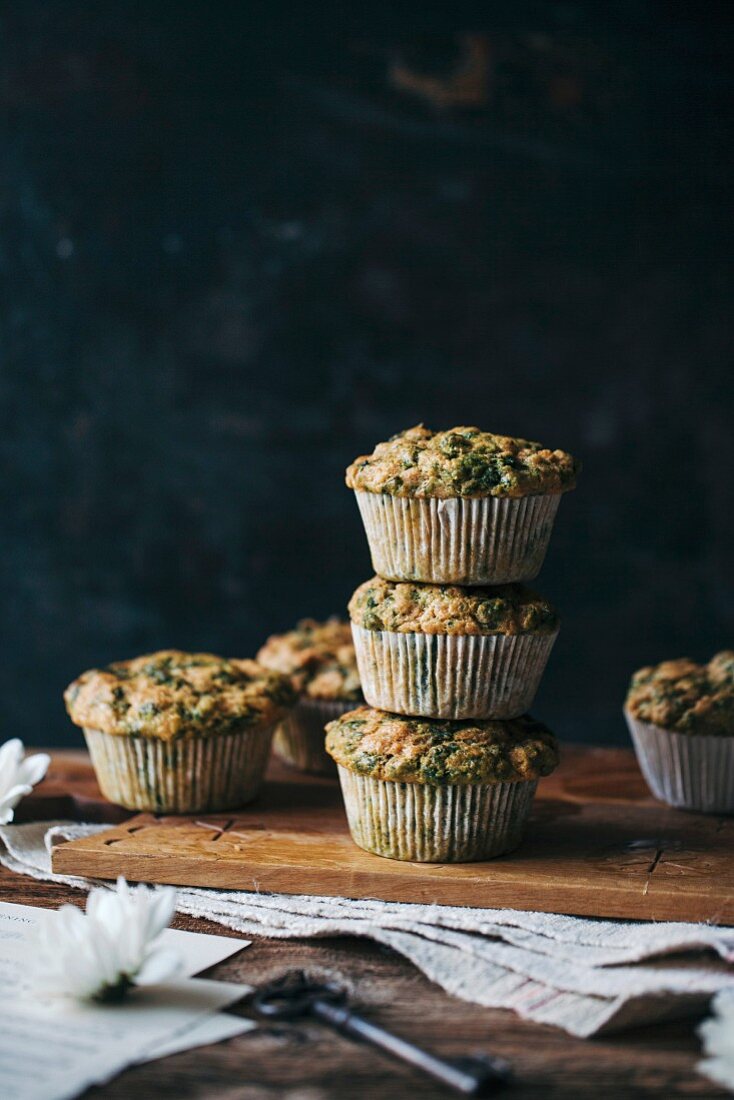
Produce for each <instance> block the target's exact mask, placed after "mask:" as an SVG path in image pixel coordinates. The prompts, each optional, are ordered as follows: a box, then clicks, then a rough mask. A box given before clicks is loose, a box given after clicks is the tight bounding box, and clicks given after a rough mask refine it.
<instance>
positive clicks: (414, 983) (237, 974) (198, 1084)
mask: <svg viewBox="0 0 734 1100" xmlns="http://www.w3.org/2000/svg"><path fill="white" fill-rule="evenodd" d="M603 759H604V760H606V761H607V762H608V763H610V764H611V765H613V766H614V767H616V764H615V763H614V757H613V756H606V755H604V757H603ZM619 763H620V767H621V772H620V773H619V774H620V775H621V774H625V775H626V774H627V771H626V770H625V768H626V765H625V763H624V760H623V759H620V761H619ZM597 764H598V761H595V760H594V757H593V755H592V756H585V757H584V762H583V766H582V767H579V768H578V769H577V770H576V775H577V779H576V781H575V782H576V783H577V784H578V790H579V792H581V791H583V789H584V787H585V784H586V779H585V778H584V776H585V774H586V773H587V772H588V774H589V775H593V772H594V771H595V769H596V767H597ZM636 782H637V785H638V791H639V793H640V795H641V796H642V794H643V792H642V790H641V789H640V788H639V781H636ZM59 800H64V801H65V804H66V805H67V807H68V806H76V807H77V808H81V809H83V810H84V816H88V815H89V813H90V807H96V808H97V811H98V812H100V811H101V809H103V808H104V804H103V803H101V802H100V800H99V791H98V789H97V786H96V783H95V781H94V775H93V773H92V770H91V767H90V765H89V763H88V761H87V760H86V758H85V757H84V755H83V754H81V753H78V754H77V753H74V754H67V753H57V754H55V755H54V757H53V761H52V767H51V770H50V773H49V777H48V780H47V781H46V782H45V783H44V784H43V785H42V787H41V788H40V790H39V793H38V794H37V795H36V796H35V797H34V798H33V799H27V800H26V801H25V805H24V808H23V815H24V816H25V817H26V818H32V817H36V818H37V817H38V816H39V815H45V816H46V817H51V816H54V806H56V807H58V804H59ZM108 810H109V808H108ZM108 810H106V811H105V813H107V812H108ZM113 816H114V812H113ZM106 819H108V818H106ZM0 898H2V900H3V901H15V902H18V903H22V904H26V905H38V906H42V907H45V908H50V907H53V908H56V907H58V906H60V905H62V904H63V903H64V902H70V903H72V904H76V905H84V894H83V893H82V892H80V891H78V890H74V889H71V888H70V887H66V886H61V885H56V884H52V883H43V882H36V881H35V880H33V879H30V878H26V877H25V876H23V875H16V874H13V873H11V872H10V871H7V870H5V869H4V868H2V867H0ZM175 926H176V927H177V928H186V929H189V930H191V931H196V932H218V933H220V934H223V935H231V934H232V933H230V932H229V931H228V930H227V929H226V928H222V927H220V926H218V925H214V924H211V923H209V922H207V921H202V920H194V919H192V918H189V917H177V918H176V920H175ZM296 967H298V968H304V969H306V970H307V971H308V972H309V973H312V974H314V975H316V976H328V977H334V978H336V979H338V980H339V981H343V982H344V983H345V984H347V985H348V987H349V988H350V989H351V990H352V994H353V998H354V1001H355V1003H356V1005H357V1006H358V1007H359V1008H360V1010H362V1011H363V1012H365V1013H366V1014H368V1015H369V1017H370V1019H373V1020H375V1021H376V1022H377V1023H379V1024H382V1025H383V1026H385V1027H388V1028H392V1029H393V1030H395V1031H397V1032H399V1033H400V1034H401V1035H404V1036H405V1037H406V1038H408V1039H411V1040H413V1041H414V1042H418V1043H422V1044H423V1045H424V1046H426V1047H428V1048H429V1049H431V1050H433V1051H435V1052H436V1053H437V1054H440V1055H442V1056H444V1057H452V1056H454V1057H455V1056H459V1055H461V1054H466V1053H467V1052H470V1051H473V1050H484V1051H491V1052H494V1053H496V1054H499V1055H500V1056H502V1057H503V1058H506V1059H507V1060H508V1061H509V1062H510V1063H511V1064H512V1066H513V1070H514V1074H515V1081H514V1087H513V1088H512V1090H511V1091H510V1092H508V1093H507V1095H508V1100H509V1098H510V1097H511V1098H512V1100H538V1097H541V1096H542V1097H544V1098H545V1100H561V1098H562V1100H588V1097H590V1096H594V1097H595V1098H598V1100H620V1098H621V1097H624V1098H625V1100H650V1098H656V1100H662V1098H663V1097H665V1098H666V1100H667V1098H668V1097H689V1098H690V1097H697V1098H702V1100H715V1098H720V1097H723V1096H724V1095H725V1094H724V1092H723V1091H722V1090H721V1089H719V1088H717V1087H716V1086H715V1085H713V1084H712V1083H711V1082H710V1081H708V1080H707V1079H706V1078H704V1077H701V1076H700V1075H699V1074H697V1073H696V1072H695V1063H696V1061H697V1060H698V1058H699V1057H700V1048H699V1043H698V1040H697V1039H696V1037H695V1033H694V1026H695V1024H694V1022H693V1021H691V1020H687V1021H677V1022H673V1023H665V1024H656V1025H654V1026H651V1027H647V1028H638V1029H636V1030H635V1031H632V1032H628V1033H625V1034H623V1035H618V1036H613V1037H610V1038H603V1039H596V1040H580V1039H572V1038H570V1037H569V1036H568V1035H566V1034H565V1033H564V1032H562V1031H560V1030H558V1029H557V1028H553V1027H549V1026H546V1025H541V1024H532V1023H528V1022H526V1021H523V1020H520V1019H519V1018H518V1017H517V1016H516V1015H515V1014H514V1013H512V1012H508V1011H504V1010H500V1009H488V1008H482V1007H480V1006H478V1005H473V1004H466V1003H464V1002H463V1001H459V1000H455V999H454V998H452V997H449V996H448V995H447V994H445V993H444V992H443V991H442V990H441V989H439V988H438V987H437V986H435V985H432V984H431V983H430V982H429V981H428V980H427V979H426V978H425V977H424V976H423V975H422V974H421V973H420V972H419V971H418V970H416V969H415V967H413V966H411V965H410V963H408V962H406V961H405V960H403V959H401V958H400V957H399V956H397V955H395V954H394V953H393V952H391V951H389V950H387V949H385V948H381V947H378V946H377V945H375V944H372V943H369V942H365V941H361V940H360V941H358V940H352V939H343V938H340V939H328V940H306V941H304V940H298V941H293V942H289V941H282V940H267V939H261V938H258V937H255V938H254V942H253V944H252V946H251V947H250V948H248V949H247V950H245V951H241V952H239V953H238V954H237V955H235V956H233V957H232V958H231V959H228V960H226V961H225V962H223V963H221V964H220V965H219V966H217V967H214V968H213V969H212V970H211V971H210V972H209V975H208V976H210V977H213V978H219V979H222V980H227V981H241V982H247V983H250V984H253V985H259V984H261V983H264V982H267V981H270V980H272V979H273V978H275V977H278V976H280V975H281V974H283V973H284V972H286V971H287V970H289V969H291V968H296ZM235 1011H236V1012H237V1013H238V1014H243V1015H248V1014H249V1009H248V1006H247V1003H246V1002H245V1003H244V1004H243V1005H242V1006H238V1007H237V1008H236V1009H235ZM416 1094H417V1095H419V1096H420V1097H421V1100H448V1098H449V1097H450V1096H451V1095H453V1094H451V1093H449V1092H447V1091H446V1090H445V1089H443V1088H440V1087H438V1086H436V1085H434V1084H433V1083H431V1082H429V1081H427V1080H425V1079H423V1078H421V1077H419V1076H418V1075H417V1074H415V1073H414V1072H412V1071H411V1070H409V1069H407V1068H406V1067H404V1066H402V1065H400V1064H399V1063H397V1062H393V1061H391V1060H390V1059H388V1058H387V1057H383V1056H382V1055H380V1054H378V1053H376V1052H375V1051H373V1050H371V1049H370V1048H369V1047H366V1046H363V1045H361V1044H358V1043H355V1042H353V1041H351V1040H349V1039H346V1038H344V1037H343V1036H340V1035H336V1034H332V1033H331V1032H330V1031H329V1030H328V1029H326V1028H324V1027H321V1026H320V1025H319V1024H317V1023H312V1022H300V1023H298V1024H293V1025H283V1024H278V1025H273V1026H271V1025H265V1026H261V1027H260V1028H259V1029H258V1030H257V1031H253V1032H250V1033H249V1034H247V1035H242V1036H239V1037H237V1038H236V1039H232V1040H229V1041H228V1042H226V1043H219V1044H217V1045H215V1046H209V1047H204V1048H199V1049H198V1050H194V1051H189V1052H187V1053H184V1054H177V1055H175V1056H172V1057H170V1058H165V1059H163V1060H161V1061H157V1062H153V1063H150V1064H149V1065H144V1066H137V1067H134V1068H131V1069H129V1070H127V1071H126V1072H125V1073H124V1074H122V1075H121V1076H120V1077H118V1078H117V1079H116V1080H114V1081H111V1082H110V1083H109V1084H107V1085H106V1086H105V1087H104V1088H99V1089H91V1090H90V1091H89V1092H88V1093H87V1095H86V1098H85V1100H96V1098H97V1097H104V1098H105V1100H129V1097H131V1096H135V1097H136V1100H160V1098H166V1100H167V1098H168V1097H170V1098H172V1100H173V1098H176V1100H344V1098H346V1097H349V1098H350V1100H373V1098H379V1100H405V1097H406V1096H409V1095H416Z"/></svg>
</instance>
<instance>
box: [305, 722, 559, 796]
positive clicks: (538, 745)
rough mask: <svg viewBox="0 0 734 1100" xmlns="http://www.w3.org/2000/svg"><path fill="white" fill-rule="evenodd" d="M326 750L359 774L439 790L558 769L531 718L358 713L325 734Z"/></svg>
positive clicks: (546, 736) (550, 745) (548, 741)
mask: <svg viewBox="0 0 734 1100" xmlns="http://www.w3.org/2000/svg"><path fill="white" fill-rule="evenodd" d="M326 751H327V752H328V753H329V754H330V755H331V756H332V757H333V758H334V760H335V761H336V762H337V764H341V765H342V767H345V768H348V769H349V770H350V771H353V772H357V774H359V775H367V776H371V777H372V778H373V779H385V780H391V781H393V782H397V783H427V784H429V785H431V786H434V787H442V786H446V785H447V784H450V783H495V782H499V781H503V782H507V781H509V782H517V781H520V780H522V779H538V778H539V777H540V776H541V775H549V774H550V773H551V772H552V771H553V769H554V768H555V767H556V765H557V763H558V744H557V742H556V739H555V737H554V736H553V734H552V733H551V732H550V730H548V729H546V727H545V726H543V725H541V723H540V722H536V721H535V719H534V718H531V717H530V716H529V715H523V716H522V717H520V718H513V719H512V721H509V722H489V721H476V720H468V721H464V722H450V721H443V720H440V719H435V718H405V717H404V716H403V715H400V714H388V713H387V712H386V711H383V710H375V709H373V708H372V707H358V708H357V709H356V710H351V711H349V712H348V713H347V714H343V715H342V716H341V718H337V719H336V721H334V722H330V723H329V725H328V726H327V727H326Z"/></svg>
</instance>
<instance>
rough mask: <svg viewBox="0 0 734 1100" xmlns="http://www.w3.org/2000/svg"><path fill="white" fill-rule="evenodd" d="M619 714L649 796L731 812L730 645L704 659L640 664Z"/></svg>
mask: <svg viewBox="0 0 734 1100" xmlns="http://www.w3.org/2000/svg"><path fill="white" fill-rule="evenodd" d="M624 714H625V718H626V719H627V725H628V726H629V731H630V736H631V737H632V742H633V744H634V746H635V751H636V753H637V762H638V763H639V765H640V770H641V771H642V774H643V775H644V777H645V779H646V780H647V784H648V786H649V787H650V790H651V791H652V793H653V794H654V795H655V797H656V798H659V799H661V801H663V802H667V803H668V805H670V806H674V807H676V809H682V810H697V811H699V812H700V813H734V651H731V650H725V651H724V652H722V653H717V655H716V656H715V657H713V658H712V659H711V660H710V661H709V662H708V664H706V665H698V664H696V663H695V662H694V661H689V660H688V659H686V658H683V659H681V660H677V661H663V662H662V663H661V664H659V665H654V666H650V667H648V668H642V669H640V670H639V671H638V672H636V673H635V674H634V676H633V677H632V682H631V684H630V688H629V692H628V694H627V700H626V703H625V708H624Z"/></svg>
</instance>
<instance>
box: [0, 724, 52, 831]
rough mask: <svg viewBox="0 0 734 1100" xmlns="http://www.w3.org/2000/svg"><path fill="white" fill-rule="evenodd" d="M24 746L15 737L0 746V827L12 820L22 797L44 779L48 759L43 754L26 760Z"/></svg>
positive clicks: (40, 753) (49, 758)
mask: <svg viewBox="0 0 734 1100" xmlns="http://www.w3.org/2000/svg"><path fill="white" fill-rule="evenodd" d="M24 754H25V749H24V747H23V742H22V741H21V740H20V739H19V738H18V737H14V738H13V739H12V741H6V742H5V744H4V745H2V746H0V825H7V824H8V822H9V821H12V820H13V812H14V810H15V807H16V806H17V805H18V803H19V802H20V800H21V798H22V797H23V795H25V794H30V793H31V791H32V790H33V788H34V787H35V785H36V783H40V782H41V780H42V779H43V777H44V775H45V774H46V771H47V770H48V766H49V764H50V763H51V757H50V756H47V755H46V753H45V752H39V753H36V755H35V756H25V757H24Z"/></svg>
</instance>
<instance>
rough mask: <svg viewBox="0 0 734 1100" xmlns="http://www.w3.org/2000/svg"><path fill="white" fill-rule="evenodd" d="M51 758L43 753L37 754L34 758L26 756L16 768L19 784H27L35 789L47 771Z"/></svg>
mask: <svg viewBox="0 0 734 1100" xmlns="http://www.w3.org/2000/svg"><path fill="white" fill-rule="evenodd" d="M50 763H51V757H50V756H49V755H48V754H47V753H45V752H37V753H36V754H35V755H34V756H26V758H25V760H22V761H21V762H20V764H19V766H18V779H19V781H20V782H21V783H28V784H30V786H31V787H35V785H36V783H40V782H41V780H42V779H43V777H44V775H45V774H46V772H47V771H48V766H49V764H50Z"/></svg>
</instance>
